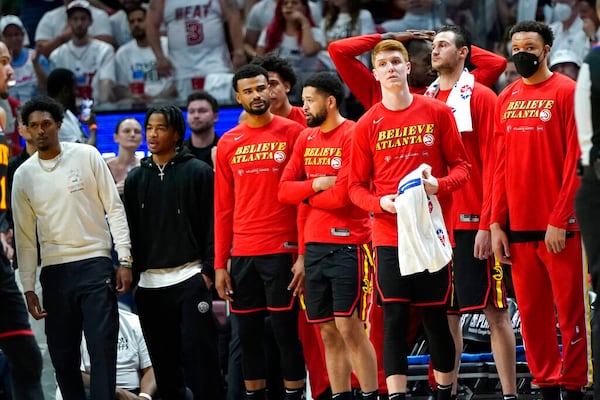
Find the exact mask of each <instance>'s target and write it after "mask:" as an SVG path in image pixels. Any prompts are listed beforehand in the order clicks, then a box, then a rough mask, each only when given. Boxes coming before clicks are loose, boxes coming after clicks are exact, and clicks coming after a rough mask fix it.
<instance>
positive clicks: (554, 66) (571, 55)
mask: <svg viewBox="0 0 600 400" xmlns="http://www.w3.org/2000/svg"><path fill="white" fill-rule="evenodd" d="M581 62H582V59H581V57H580V56H579V55H578V54H577V53H575V52H573V51H571V50H566V49H560V50H557V51H555V52H551V53H550V62H549V65H548V66H549V67H550V71H552V72H560V73H561V74H563V75H566V76H568V77H569V78H571V79H573V80H574V81H576V80H577V76H578V75H579V68H580V67H581Z"/></svg>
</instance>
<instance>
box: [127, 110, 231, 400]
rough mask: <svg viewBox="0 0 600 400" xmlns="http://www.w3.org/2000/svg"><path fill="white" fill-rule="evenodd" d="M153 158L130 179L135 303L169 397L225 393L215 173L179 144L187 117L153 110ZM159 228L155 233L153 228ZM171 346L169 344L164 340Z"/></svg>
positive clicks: (149, 115)
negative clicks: (217, 312)
mask: <svg viewBox="0 0 600 400" xmlns="http://www.w3.org/2000/svg"><path fill="white" fill-rule="evenodd" d="M144 126H145V127H146V141H147V143H148V149H149V151H150V152H151V153H152V155H151V156H149V157H146V158H144V159H142V161H141V165H140V167H139V168H136V169H134V170H133V171H131V172H130V173H129V175H128V176H127V179H126V180H125V194H124V202H125V209H126V211H127V218H128V221H129V226H130V230H131V238H132V250H133V256H134V259H135V260H136V261H135V263H134V268H135V271H136V273H139V274H140V280H139V283H138V288H137V290H136V292H135V301H136V305H137V308H138V311H139V316H140V322H141V323H142V327H143V329H144V335H145V338H146V343H147V344H148V350H149V351H150V355H151V357H152V362H153V366H154V372H155V374H156V382H157V384H158V390H159V392H160V394H161V396H162V397H163V398H165V399H179V400H184V399H185V398H186V391H187V390H191V392H192V393H193V397H194V398H196V399H215V400H220V399H222V398H223V382H222V378H221V371H220V369H219V359H218V354H217V330H216V329H217V328H216V320H215V318H214V314H213V312H212V295H211V291H210V288H211V286H212V282H213V279H214V270H213V254H214V253H213V222H212V221H213V212H212V211H213V170H212V168H210V167H209V166H208V164H206V163H204V162H202V161H200V160H197V159H196V158H195V157H194V156H193V155H192V154H190V153H189V151H187V149H185V148H183V149H181V146H182V144H183V138H184V135H185V121H184V119H183V114H182V112H181V110H180V109H179V108H177V107H176V106H172V105H169V106H158V107H151V108H150V109H149V110H148V111H147V112H146V118H145V121H144ZM157 226H158V227H160V229H158V230H156V229H154V228H153V227H157ZM166 343H168V344H169V345H168V346H165V344H166Z"/></svg>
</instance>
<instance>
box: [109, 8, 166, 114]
mask: <svg viewBox="0 0 600 400" xmlns="http://www.w3.org/2000/svg"><path fill="white" fill-rule="evenodd" d="M127 21H128V23H129V29H130V31H131V36H132V37H133V39H132V40H131V41H129V42H127V43H126V44H124V45H123V46H121V47H119V49H118V50H117V53H116V55H115V69H116V78H117V81H116V86H115V89H114V92H115V95H114V97H115V99H116V100H120V99H123V98H125V99H133V100H134V101H136V102H141V103H146V102H151V101H154V100H157V99H169V98H170V99H174V98H175V97H176V88H175V85H174V82H173V80H172V79H170V78H164V77H160V76H159V75H158V70H157V68H156V56H155V55H154V52H153V51H152V48H150V45H149V44H148V40H147V37H146V25H147V14H146V9H145V8H143V7H140V6H138V7H134V8H131V9H129V10H128V11H127ZM160 41H161V45H162V49H163V52H164V54H168V51H167V38H165V37H162V36H161V38H160ZM136 74H138V75H141V76H136ZM142 81H143V83H142V86H143V89H144V91H143V92H142V91H141V90H140V89H141V87H140V86H139V85H140V83H141V82H142ZM136 85H137V86H136Z"/></svg>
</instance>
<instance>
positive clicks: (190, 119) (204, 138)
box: [184, 90, 219, 168]
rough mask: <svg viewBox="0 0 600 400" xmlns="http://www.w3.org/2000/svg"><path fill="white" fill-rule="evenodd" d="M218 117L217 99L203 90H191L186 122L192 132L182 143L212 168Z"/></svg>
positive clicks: (217, 138)
mask: <svg viewBox="0 0 600 400" xmlns="http://www.w3.org/2000/svg"><path fill="white" fill-rule="evenodd" d="M218 119H219V103H217V99H215V98H214V97H213V96H211V95H210V94H209V93H208V92H205V91H204V90H201V91H198V92H192V93H191V94H190V95H189V96H188V98H187V123H188V126H189V127H190V131H191V132H192V134H191V135H190V137H189V138H188V140H186V141H185V142H184V145H185V146H186V147H187V148H188V149H189V150H190V151H191V152H192V154H193V155H194V156H196V158H197V159H199V160H202V161H204V162H205V163H207V164H208V165H210V166H211V167H213V168H214V162H213V159H214V155H213V153H214V150H213V149H216V146H217V142H218V141H219V137H218V136H217V134H216V133H215V123H216V122H217V120H218Z"/></svg>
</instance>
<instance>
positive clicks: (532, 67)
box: [511, 51, 540, 79]
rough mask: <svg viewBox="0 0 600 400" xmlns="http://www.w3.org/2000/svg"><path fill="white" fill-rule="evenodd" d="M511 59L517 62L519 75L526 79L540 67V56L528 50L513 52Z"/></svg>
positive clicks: (516, 66)
mask: <svg viewBox="0 0 600 400" xmlns="http://www.w3.org/2000/svg"><path fill="white" fill-rule="evenodd" d="M511 60H512V62H514V63H515V68H516V69H517V72H518V73H519V75H521V76H522V77H523V78H526V79H527V78H529V77H530V76H532V75H533V74H535V73H536V72H537V70H538V69H539V68H540V60H539V58H538V56H536V55H535V54H533V53H528V52H526V51H520V52H518V53H516V54H513V56H512V57H511Z"/></svg>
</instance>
